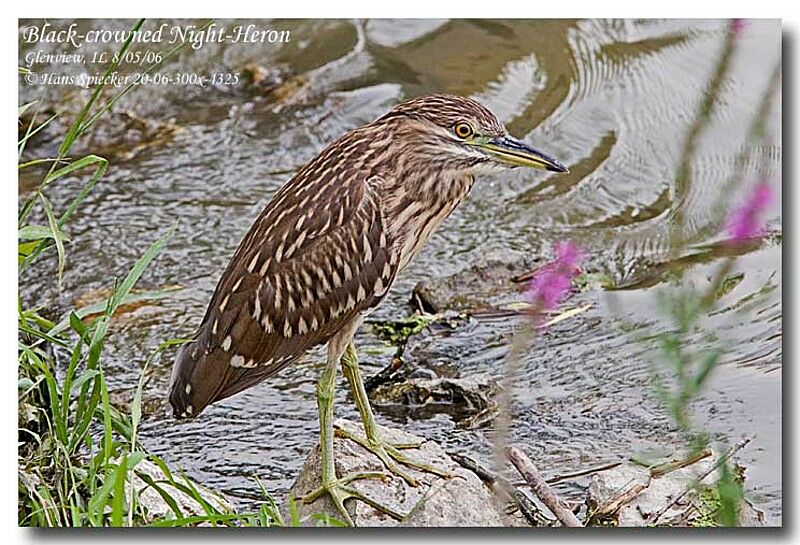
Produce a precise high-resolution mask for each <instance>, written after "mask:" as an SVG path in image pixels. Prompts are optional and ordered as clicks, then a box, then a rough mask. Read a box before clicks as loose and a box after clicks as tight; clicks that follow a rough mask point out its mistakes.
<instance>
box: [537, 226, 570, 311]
mask: <svg viewBox="0 0 800 545" xmlns="http://www.w3.org/2000/svg"><path fill="white" fill-rule="evenodd" d="M582 259H583V252H581V250H580V248H578V247H577V246H576V245H575V244H574V243H573V242H570V241H567V242H560V243H558V244H556V258H555V260H553V261H552V262H550V263H548V264H547V265H545V266H544V267H542V268H541V269H539V270H538V271H537V272H536V274H535V275H534V276H533V278H531V280H530V282H529V283H528V289H527V290H526V295H527V299H528V300H529V301H530V302H531V304H533V305H534V308H535V310H536V311H537V312H538V313H542V312H546V311H549V310H553V309H555V308H556V307H557V306H558V304H559V303H560V302H561V300H562V299H563V298H564V296H565V295H567V293H569V289H570V286H571V285H572V279H573V277H575V275H577V274H578V272H579V271H580V269H579V268H578V264H579V263H580V261H581V260H582Z"/></svg>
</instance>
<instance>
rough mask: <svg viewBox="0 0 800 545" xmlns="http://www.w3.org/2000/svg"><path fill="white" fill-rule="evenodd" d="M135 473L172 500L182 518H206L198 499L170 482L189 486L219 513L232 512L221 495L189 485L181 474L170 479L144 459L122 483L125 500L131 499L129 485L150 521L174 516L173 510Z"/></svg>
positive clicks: (228, 503) (196, 485)
mask: <svg viewBox="0 0 800 545" xmlns="http://www.w3.org/2000/svg"><path fill="white" fill-rule="evenodd" d="M136 473H143V474H145V475H147V476H149V477H150V478H151V479H152V480H153V481H155V482H157V483H158V484H159V486H160V487H161V488H162V489H164V491H165V492H167V493H168V494H169V495H170V496H171V497H172V498H173V499H174V500H175V503H176V505H177V506H178V508H179V509H180V510H181V513H183V516H185V517H190V516H193V515H206V514H207V513H206V510H205V509H204V508H203V506H202V505H200V503H199V502H198V501H197V500H195V499H194V498H192V497H191V496H189V494H186V493H185V492H183V491H182V490H180V489H179V488H178V487H176V486H174V485H172V484H169V483H171V482H174V483H176V484H177V485H182V486H184V487H185V486H189V488H191V487H194V488H196V489H197V491H198V493H199V495H200V496H201V497H202V498H203V499H204V500H205V501H207V502H208V503H209V504H210V505H211V506H212V507H214V508H215V509H216V510H217V511H219V512H220V513H231V512H233V510H234V509H233V505H232V504H231V502H230V501H229V500H228V499H227V498H225V497H224V496H223V495H222V494H220V493H218V492H213V491H211V490H209V489H208V488H206V487H205V486H203V485H201V484H200V483H198V482H195V481H191V482H190V481H189V480H188V478H187V477H185V476H183V475H178V474H172V476H171V478H170V477H168V476H167V475H165V474H164V472H163V471H162V470H161V468H160V467H159V466H158V465H156V464H155V463H153V462H151V461H150V460H148V459H144V460H142V461H140V462H139V463H138V464H136V468H135V471H132V472H130V473H129V474H128V475H129V476H130V477H129V480H128V481H126V482H125V497H130V493H131V492H130V491H131V486H133V488H134V490H135V491H136V494H137V498H138V499H137V501H138V502H139V504H140V505H142V506H144V507H146V508H147V513H148V518H149V521H153V520H155V519H159V518H162V517H164V516H166V515H168V514H170V513H173V511H172V508H171V507H170V506H169V504H167V502H166V501H164V498H162V497H161V495H160V494H159V493H158V492H157V491H156V490H155V489H154V488H152V487H151V486H149V485H148V484H147V483H146V482H145V481H144V480H143V479H142V478H141V477H139V476H138V475H137V474H136ZM173 516H174V515H173ZM201 526H203V524H201Z"/></svg>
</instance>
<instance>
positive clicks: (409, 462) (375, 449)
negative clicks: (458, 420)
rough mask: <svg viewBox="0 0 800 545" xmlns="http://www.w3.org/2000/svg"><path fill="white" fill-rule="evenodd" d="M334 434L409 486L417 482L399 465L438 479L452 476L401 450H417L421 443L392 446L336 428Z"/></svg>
mask: <svg viewBox="0 0 800 545" xmlns="http://www.w3.org/2000/svg"><path fill="white" fill-rule="evenodd" d="M334 433H335V434H336V435H338V436H340V437H344V438H346V439H350V440H351V441H354V442H355V443H358V444H359V445H361V446H362V447H364V448H365V449H367V450H368V451H370V452H371V453H373V454H374V455H375V456H377V457H378V458H379V459H380V460H381V461H382V462H383V465H384V466H385V467H386V469H387V470H389V471H390V472H391V473H393V474H395V475H397V476H398V477H402V478H403V480H404V481H406V482H407V483H408V484H409V485H411V486H418V485H419V482H418V481H417V479H416V478H414V476H412V475H411V474H409V473H408V472H407V471H405V470H403V469H402V468H401V467H400V466H399V465H398V462H399V463H400V464H403V465H406V466H408V467H412V468H414V469H417V470H419V471H424V472H426V473H432V474H434V475H437V476H439V477H443V478H450V477H452V474H451V473H449V472H448V471H446V470H442V469H439V468H437V467H435V466H433V465H430V464H426V463H424V462H420V461H419V460H416V459H414V458H413V457H411V456H407V455H406V454H404V453H403V452H401V450H404V449H412V448H419V447H420V446H421V445H422V442H419V443H400V444H392V443H389V442H388V441H385V440H384V439H381V438H373V439H371V440H370V439H369V438H366V437H363V436H361V435H358V434H356V433H353V432H351V431H348V430H346V429H343V428H339V427H336V428H335V431H334Z"/></svg>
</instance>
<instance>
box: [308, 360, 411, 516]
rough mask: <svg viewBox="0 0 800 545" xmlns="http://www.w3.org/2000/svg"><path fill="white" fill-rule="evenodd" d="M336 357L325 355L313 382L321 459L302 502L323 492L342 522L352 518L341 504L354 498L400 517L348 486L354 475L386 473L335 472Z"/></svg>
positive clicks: (373, 477) (313, 499)
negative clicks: (314, 483) (314, 484)
mask: <svg viewBox="0 0 800 545" xmlns="http://www.w3.org/2000/svg"><path fill="white" fill-rule="evenodd" d="M336 364H337V362H336V358H329V359H328V364H327V365H326V366H325V370H324V371H323V372H322V375H321V376H320V378H319V381H318V382H317V406H318V408H319V443H320V458H321V463H322V474H321V480H322V486H320V487H319V488H317V489H316V490H314V491H312V492H310V493H309V494H308V495H306V496H305V497H304V498H303V502H304V503H307V504H308V503H313V502H314V501H315V500H316V499H317V498H319V497H320V496H322V495H323V494H328V495H329V496H330V497H331V500H332V501H333V503H334V505H336V508H337V510H338V511H339V512H340V513H341V515H342V517H344V522H346V523H347V524H348V525H349V526H354V524H353V519H352V518H351V517H350V514H349V513H348V512H347V509H345V507H344V502H345V500H348V499H350V498H355V499H358V500H361V501H363V502H364V503H366V504H368V505H371V506H372V507H374V508H375V509H378V510H380V511H383V512H384V513H386V514H388V515H389V516H391V517H393V518H396V519H397V520H402V519H403V515H402V514H400V513H398V512H397V511H394V510H393V509H391V508H390V507H386V506H384V505H381V504H379V503H377V502H376V501H374V500H371V499H370V498H368V497H366V496H364V495H363V494H361V493H360V492H358V491H357V490H354V489H353V488H350V487H349V486H347V485H349V484H350V483H351V482H352V481H355V480H358V479H375V478H384V477H386V474H384V473H380V472H362V473H352V474H350V475H346V476H344V477H342V478H339V477H337V476H336V467H335V465H334V457H333V393H334V386H335V381H336Z"/></svg>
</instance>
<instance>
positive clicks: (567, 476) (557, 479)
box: [546, 462, 622, 484]
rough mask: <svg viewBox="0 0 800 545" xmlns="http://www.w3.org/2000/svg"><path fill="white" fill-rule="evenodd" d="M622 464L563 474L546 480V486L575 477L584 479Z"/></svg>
mask: <svg viewBox="0 0 800 545" xmlns="http://www.w3.org/2000/svg"><path fill="white" fill-rule="evenodd" d="M620 464H622V462H612V463H610V464H605V465H602V466H597V467H590V468H588V469H582V470H580V471H574V472H572V473H564V474H563V475H556V476H555V477H550V478H549V479H547V481H546V482H547V484H556V483H560V482H561V481H566V480H568V479H575V478H577V477H585V476H586V475H592V474H594V473H600V472H601V471H607V470H609V469H614V468H615V467H617V466H618V465H620Z"/></svg>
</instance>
